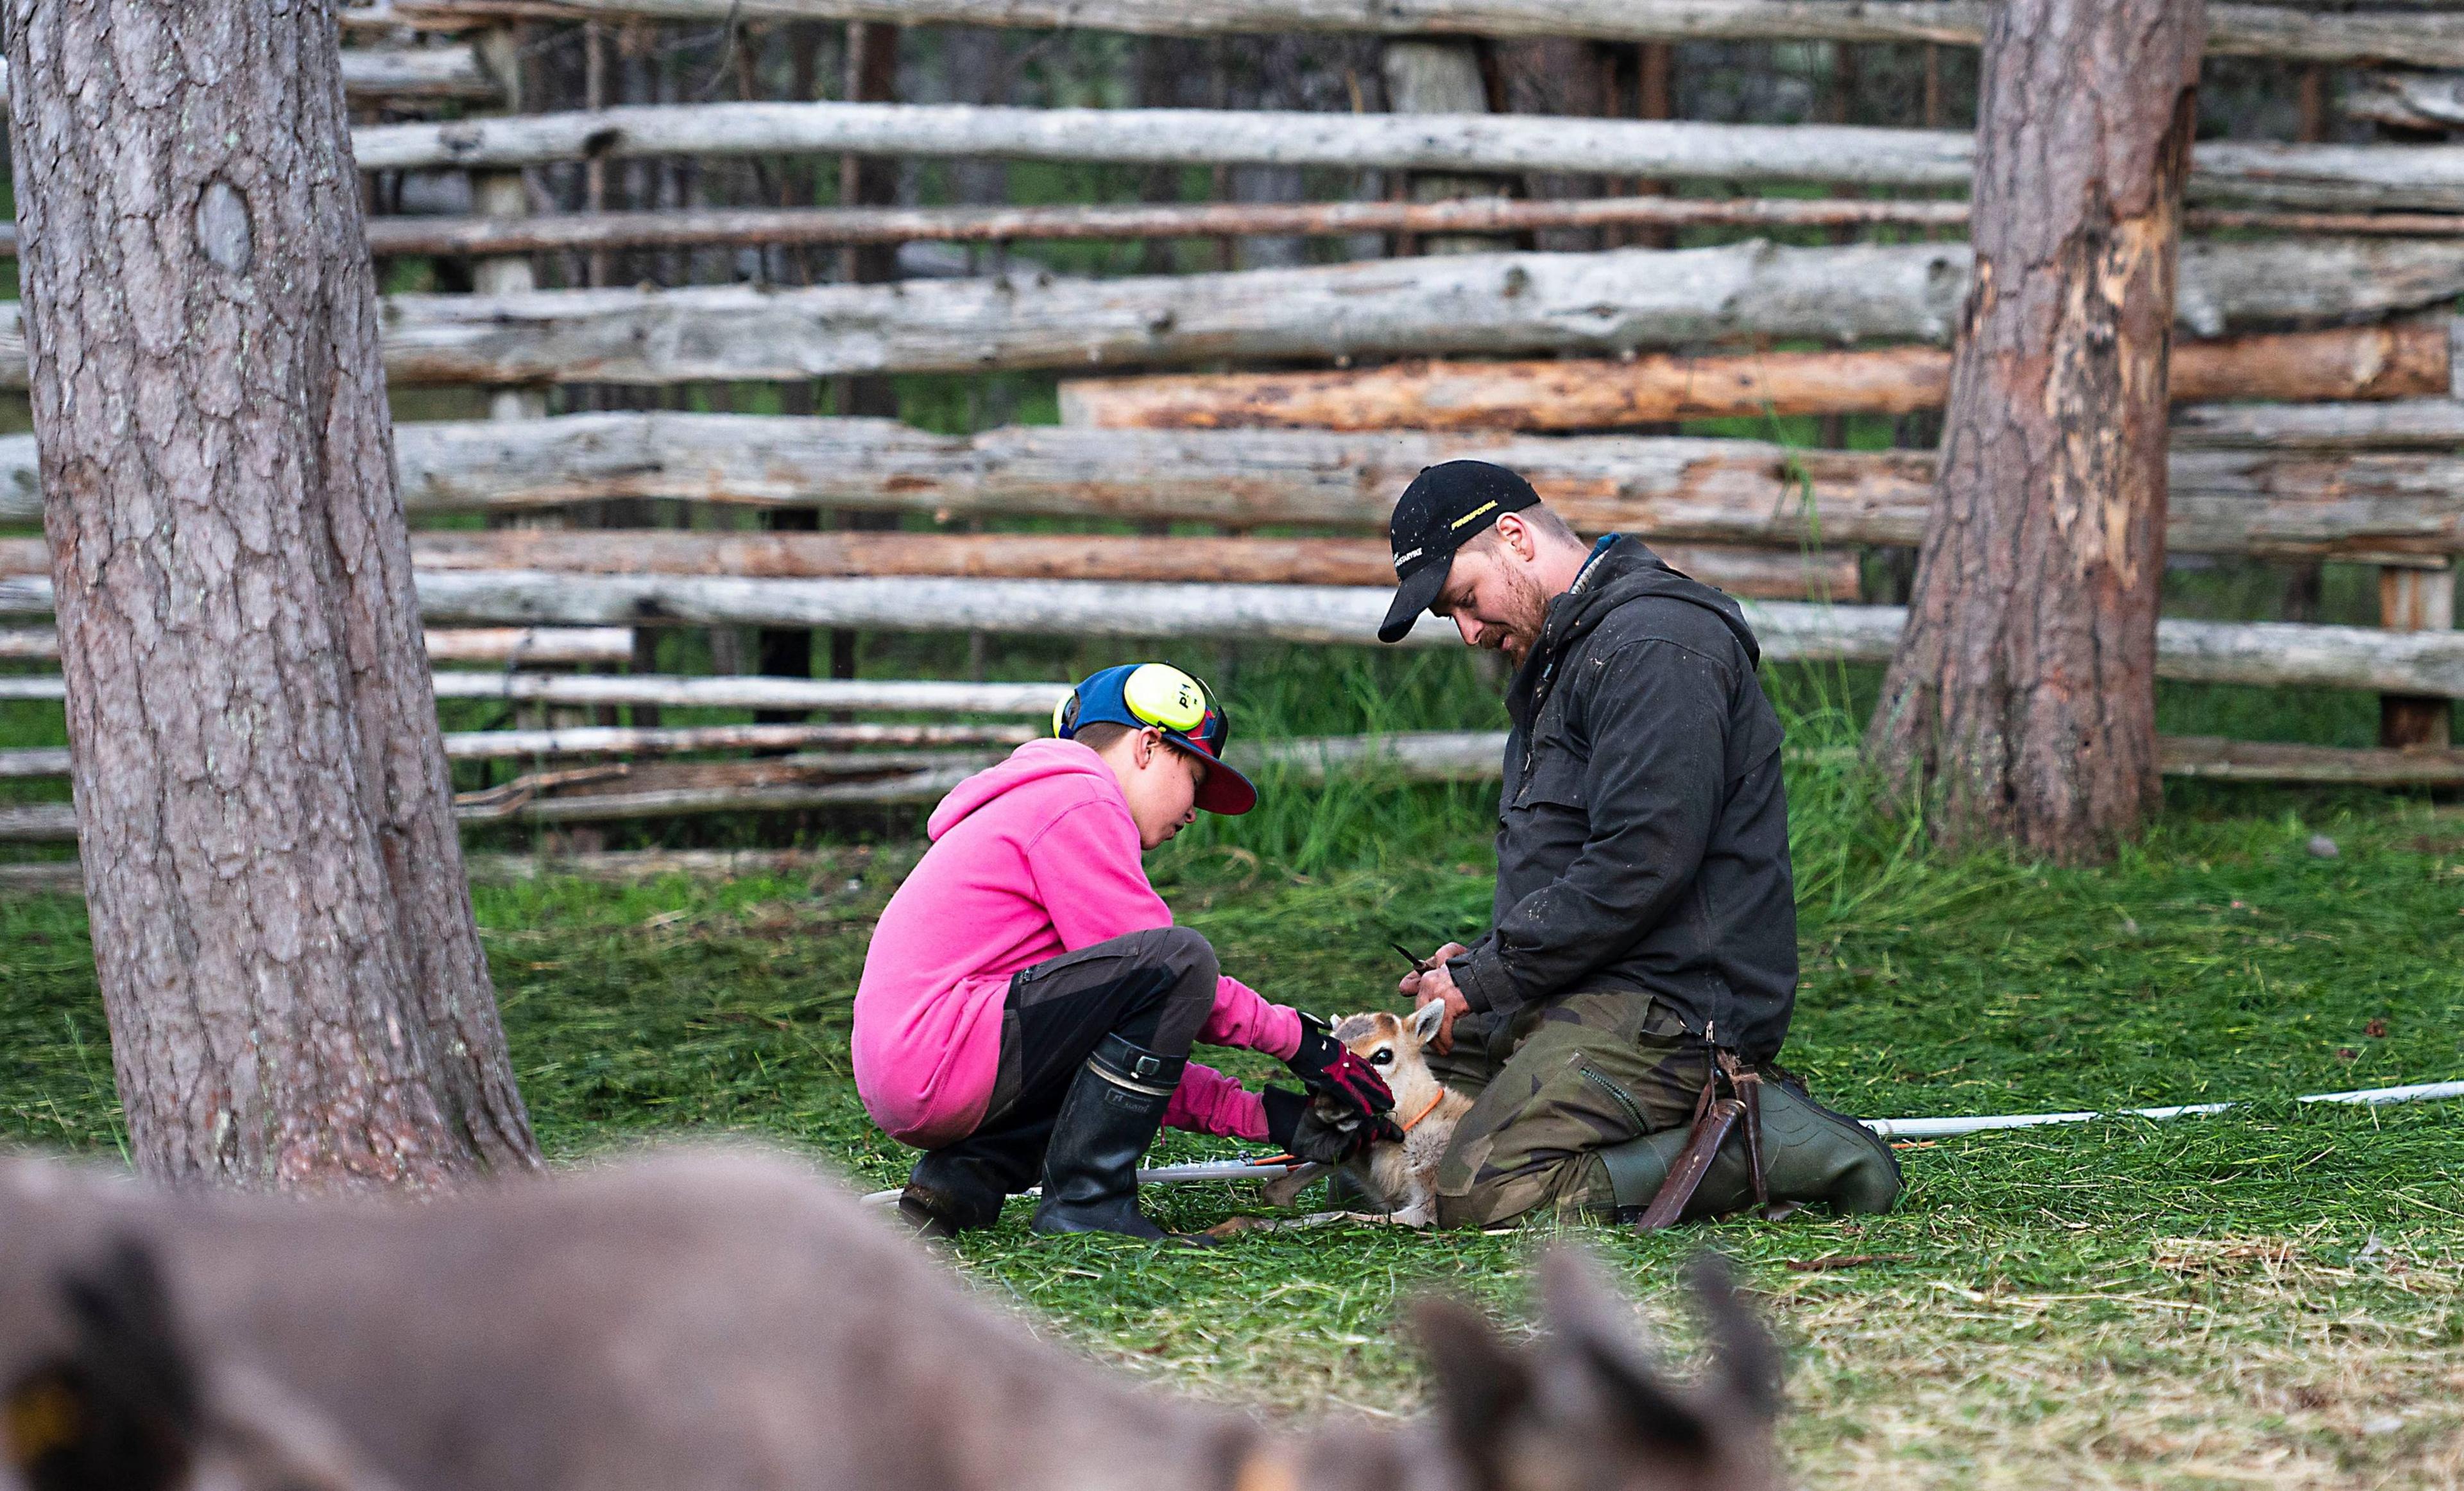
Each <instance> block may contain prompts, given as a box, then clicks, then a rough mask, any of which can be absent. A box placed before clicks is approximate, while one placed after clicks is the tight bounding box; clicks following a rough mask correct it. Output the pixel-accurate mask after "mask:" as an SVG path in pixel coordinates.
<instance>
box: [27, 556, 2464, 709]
mask: <svg viewBox="0 0 2464 1491" xmlns="http://www.w3.org/2000/svg"><path fill="white" fill-rule="evenodd" d="M7 589H8V590H11V591H12V592H15V593H14V597H13V598H14V599H15V600H16V601H17V602H19V603H22V602H23V601H24V600H25V599H26V598H27V597H28V595H29V594H30V593H31V592H32V590H33V589H34V586H33V582H22V581H21V582H11V584H10V585H9V587H7ZM44 589H48V588H47V587H46V588H44ZM1392 594H1393V592H1392V590H1390V589H1387V588H1382V587H1367V586H1361V587H1353V586H1311V585H1162V584H1146V583H1111V582H1104V581H1090V580H966V579H929V578H888V579H885V578H871V577H860V578H853V579H842V580H738V579H732V578H719V577H711V576H702V575H560V574H544V573H541V572H539V571H536V570H516V571H500V572H495V573H430V574H428V575H424V576H422V577H421V585H420V598H421V601H422V603H423V605H424V606H425V607H427V608H428V610H429V612H430V613H431V614H434V615H441V616H448V617H453V618H469V619H474V620H486V621H492V622H522V623H539V622H553V623H562V624H584V625H606V624H612V623H619V622H621V623H626V624H630V625H637V626H638V625H656V624H661V623H673V624H678V625H692V626H729V625H736V626H760V625H781V626H843V627H859V628H860V627H887V628H894V629H896V630H899V631H903V632H995V633H1004V634H1047V635H1066V636H1111V637H1124V638H1127V637H1140V638H1160V637H1187V638H1199V639H1206V640H1215V641H1234V642H1270V641H1281V642H1301V643H1318V644H1338V645H1366V644H1367V643H1368V641H1369V639H1371V638H1373V637H1375V634H1376V623H1377V621H1378V620H1379V619H1380V618H1381V617H1382V616H1383V615H1384V614H1385V606H1386V604H1387V601H1388V600H1389V599H1390V598H1391V597H1392ZM1746 604H1747V607H1748V614H1749V616H1750V617H1751V618H1752V619H1753V623H1754V626H1755V629H1756V632H1757V633H1758V634H1759V635H1760V637H1761V639H1762V643H1763V656H1764V657H1766V658H1767V659H1769V660H1771V661H1773V662H1797V661H1847V662H1879V661H1882V660H1884V659H1886V658H1888V657H1889V656H1890V651H1891V647H1892V644H1893V642H1894V641H1895V640H1896V638H1897V637H1898V634H1899V631H1900V628H1901V626H1902V625H1903V623H1904V621H1905V619H1906V612H1905V611H1904V610H1903V609H1902V608H1900V607H1894V606H1829V605H1819V604H1812V603H1806V602H1796V601H1768V602H1753V601H1749V602H1747V603H1746ZM1407 645H1414V646H1429V647H1442V646H1456V645H1460V644H1459V643H1457V642H1456V640H1455V638H1454V637H1453V636H1451V635H1450V634H1446V633H1444V632H1443V631H1442V630H1441V629H1440V628H1436V627H1423V628H1420V629H1419V631H1416V632H1415V633H1414V634H1413V640H1412V642H1411V643H1409V644H1407ZM2157 675H2158V677H2160V678H2167V679H2187V680H2190V681H2194V682H2206V683H2254V684H2270V685H2289V686H2297V687H2319V688H2351V689H2367V690H2371V691H2374V692H2377V693H2384V694H2414V695H2422V696H2430V695H2437V696H2441V697H2444V698H2449V699H2454V698H2464V633H2455V632H2414V633H2401V634H2400V633H2388V632H2381V631H2378V630H2376V629H2374V628H2368V627H2323V626H2294V625H2287V624H2283V623H2276V622H2248V623H2228V622H2211V621H2186V620H2167V621H2165V622H2163V623H2161V624H2160V625H2159V627H2158V629H2157ZM57 681H58V680H57V679H0V699H40V698H46V697H56V694H55V692H54V693H46V692H44V691H42V689H41V687H40V686H41V685H55V684H56V683H57ZM660 683H661V684H663V685H664V686H662V687H656V688H653V687H651V686H649V682H648V680H636V679H580V678H574V677H570V676H564V677H560V676H557V675H541V674H502V675H491V674H469V673H464V674H452V673H445V674H439V675H437V676H436V688H437V694H438V697H439V698H465V699H472V698H481V699H528V700H533V701H541V702H561V703H618V702H627V701H632V700H635V699H646V696H650V695H653V694H655V695H656V698H655V699H648V700H647V701H655V702H661V703H668V702H675V703H693V702H704V703H716V702H720V701H725V702H726V703H728V704H729V705H730V706H731V707H739V708H741V707H781V708H821V707H831V706H833V705H835V707H840V708H875V709H891V708H916V709H929V708H941V709H958V708H968V709H973V710H979V711H983V712H993V711H997V710H1000V709H1001V705H1000V704H998V703H995V702H992V701H995V700H1003V701H1008V702H1011V703H1015V704H1019V705H1021V706H1023V704H1024V703H1025V702H1026V701H1031V700H1040V701H1042V702H1043V704H1044V707H1045V708H1046V709H1049V708H1050V707H1051V705H1052V703H1053V701H1055V700H1056V698H1057V697H1058V695H1059V693H1060V692H1061V691H1062V689H1063V688H1064V687H1065V685H1059V684H1050V685H1046V684H1006V685H1001V684H945V685H937V686H935V685H927V684H914V683H909V684H895V685H892V684H880V683H865V682H858V681H854V680H836V679H812V680H803V679H664V680H660ZM833 686H835V687H836V688H839V689H842V690H845V691H846V692H845V694H844V695H843V696H842V697H841V698H839V699H837V700H832V699H831V698H830V697H829V696H828V695H827V694H825V693H824V692H822V691H824V690H826V689H828V688H831V687H833ZM765 689H778V690H781V693H779V694H777V695H770V696H766V697H761V698H760V699H759V702H758V703H757V702H756V699H757V696H760V695H761V691H763V690H765ZM805 690H812V691H815V692H813V693H805V692H803V691H805ZM906 691H921V692H919V693H913V694H911V693H908V692H906ZM943 691H946V692H943ZM935 693H941V694H942V697H943V698H945V699H967V700H971V701H974V702H970V703H967V704H963V705H961V704H957V703H947V702H945V703H939V704H935V703H930V702H924V700H927V699H930V698H932V697H934V695H935ZM695 695H698V696H699V697H698V698H696V697H694V696H695ZM899 698H913V699H915V700H917V701H916V702H913V703H900V702H893V700H895V699H899ZM1020 712H1025V710H1024V709H1023V707H1022V708H1021V709H1020Z"/></svg>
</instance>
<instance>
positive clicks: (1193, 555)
mask: <svg viewBox="0 0 2464 1491" xmlns="http://www.w3.org/2000/svg"><path fill="white" fill-rule="evenodd" d="M413 557H414V561H415V563H417V564H418V565H419V567H420V568H421V569H422V570H454V569H483V570H485V569H539V570H549V571H555V572H559V573H587V574H675V575H685V574H693V575H736V576H741V577H747V578H770V579H801V578H820V577H825V576H831V575H868V574H869V575H967V576H975V577H979V578H984V579H1040V580H1166V581H1169V580H1209V581H1218V582H1222V583H1227V584H1240V585H1383V584H1392V583H1393V579H1394V573H1395V567H1394V552H1393V550H1392V549H1391V548H1390V547H1389V546H1388V545H1386V544H1385V543H1384V542H1383V541H1381V540H1377V539H1331V538H1306V539H1259V538H1144V537H1132V536H1128V535H1121V534H1024V533H978V534H970V533H854V532H846V531H839V532H828V533H693V534H684V533H669V532H621V531H614V532H611V531H608V530H605V529H602V530H596V531H579V532H543V531H516V530H498V531H496V532H493V533H469V532H461V533H429V534H422V535H420V536H419V538H418V539H417V540H416V541H415V542H414V545H413ZM1661 557H1662V558H1664V559H1666V560H1667V561H1668V562H1669V563H1670V564H1672V565H1675V566H1676V567H1679V568H1681V569H1683V570H1684V571H1685V572H1686V573H1688V574H1690V575H1693V576H1694V577H1695V578H1697V579H1699V580H1703V581H1705V582H1706V583H1708V584H1712V585H1716V586H1718V587H1719V588H1720V589H1722V590H1727V591H1728V592H1729V593H1730V594H1733V595H1744V596H1751V597H1754V598H1756V599H1771V600H1781V599H1801V598H1804V597H1806V596H1808V595H1812V596H1817V597H1824V598H1828V599H1831V600H1839V601H1853V600H1855V599H1856V598H1857V587H1858V574H1857V556H1856V555H1855V554H1854V553H1853V552H1849V551H1846V550H1839V549H1832V550H1825V551H1821V552H1817V553H1806V554H1797V553H1777V552H1773V551H1772V550H1770V549H1755V548H1735V547H1728V546H1724V545H1683V544H1680V545H1668V546H1666V547H1665V548H1664V549H1662V551H1661Z"/></svg>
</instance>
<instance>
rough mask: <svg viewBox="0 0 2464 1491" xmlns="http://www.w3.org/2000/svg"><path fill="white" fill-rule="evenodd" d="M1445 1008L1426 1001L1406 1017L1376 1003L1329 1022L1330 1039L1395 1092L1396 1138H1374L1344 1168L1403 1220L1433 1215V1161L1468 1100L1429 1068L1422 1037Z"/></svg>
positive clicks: (1421, 1220)
mask: <svg viewBox="0 0 2464 1491" xmlns="http://www.w3.org/2000/svg"><path fill="white" fill-rule="evenodd" d="M1444 1013H1445V1006H1444V1005H1442V1004H1439V1003H1437V1002H1435V1001H1432V1002H1430V1003H1428V1004H1424V1005H1422V1006H1421V1007H1420V1008H1419V1009H1418V1010H1416V1011H1414V1012H1413V1013H1411V1014H1410V1015H1408V1016H1397V1015H1393V1014H1388V1013H1385V1012H1384V1011H1382V1010H1380V1011H1377V1012H1375V1013H1369V1014H1347V1015H1345V1016H1344V1017H1343V1018H1341V1019H1339V1020H1337V1021H1335V1022H1334V1038H1335V1039H1337V1040H1339V1041H1341V1042H1343V1043H1344V1044H1345V1045H1346V1046H1349V1047H1350V1048H1352V1053H1353V1055H1354V1056H1356V1057H1360V1059H1362V1060H1363V1061H1366V1062H1368V1063H1369V1064H1370V1065H1371V1066H1374V1067H1375V1068H1376V1069H1377V1075H1378V1076H1380V1077H1382V1078H1384V1079H1386V1088H1387V1090H1388V1091H1389V1092H1392V1093H1393V1094H1394V1095H1395V1122H1396V1123H1397V1124H1404V1125H1406V1126H1405V1128H1404V1130H1403V1137H1402V1139H1401V1140H1399V1141H1396V1140H1388V1141H1384V1142H1382V1143H1379V1144H1375V1145H1372V1146H1369V1148H1368V1150H1367V1151H1366V1152H1365V1153H1363V1154H1362V1155H1361V1156H1360V1157H1358V1158H1357V1159H1354V1160H1353V1161H1352V1162H1351V1163H1350V1164H1348V1165H1346V1166H1345V1167H1344V1168H1345V1169H1346V1170H1348V1171H1350V1172H1351V1173H1352V1175H1353V1179H1355V1180H1358V1181H1360V1182H1361V1183H1362V1184H1363V1185H1365V1186H1366V1187H1367V1188H1368V1190H1369V1191H1370V1193H1371V1194H1372V1195H1375V1197H1377V1198H1378V1199H1379V1200H1380V1201H1382V1202H1384V1203H1385V1204H1386V1208H1387V1210H1388V1211H1390V1212H1392V1213H1394V1214H1395V1220H1397V1221H1398V1222H1400V1223H1402V1224H1403V1225H1404V1226H1406V1227H1426V1226H1428V1225H1429V1224H1430V1223H1432V1222H1434V1221H1436V1220H1437V1216H1438V1162H1439V1161H1440V1160H1441V1159H1443V1158H1445V1153H1446V1146H1448V1145H1450V1144H1452V1143H1453V1142H1454V1137H1455V1124H1458V1123H1459V1122H1461V1121H1462V1119H1463V1113H1464V1111H1465V1110H1466V1109H1468V1108H1469V1107H1470V1106H1471V1100H1470V1099H1469V1098H1466V1097H1464V1096H1463V1094H1462V1093H1459V1092H1456V1091H1454V1090H1453V1089H1452V1088H1450V1087H1448V1086H1446V1085H1445V1084H1444V1083H1443V1082H1441V1081H1439V1080H1438V1078H1437V1074H1436V1073H1434V1072H1432V1071H1430V1070H1429V1058H1428V1044H1429V1041H1430V1040H1431V1039H1432V1038H1433V1037H1435V1036H1436V1035H1437V1034H1438V1021H1439V1019H1440V1017H1441V1016H1442V1015H1443V1014H1444Z"/></svg>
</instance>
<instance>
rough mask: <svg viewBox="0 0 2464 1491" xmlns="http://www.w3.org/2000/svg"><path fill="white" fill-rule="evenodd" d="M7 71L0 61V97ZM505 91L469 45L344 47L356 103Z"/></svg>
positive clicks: (479, 96) (346, 84) (345, 76)
mask: <svg viewBox="0 0 2464 1491" xmlns="http://www.w3.org/2000/svg"><path fill="white" fill-rule="evenodd" d="M8 88H9V73H8V68H7V65H6V64H5V62H0V100H6V98H7V96H8ZM503 91H504V90H503V89H501V88H499V87H498V86H497V85H496V80H495V78H491V77H489V76H488V74H487V72H486V70H484V69H483V68H481V67H480V66H479V59H478V58H477V57H476V56H473V54H472V51H471V49H470V48H469V47H345V48H344V49H343V50H342V92H343V93H344V94H345V95H347V96H348V97H349V98H350V99H351V100H352V101H353V102H355V103H406V102H417V101H423V100H447V99H455V100H474V101H475V100H490V99H495V98H497V97H499V96H500V95H501V94H502V93H503Z"/></svg>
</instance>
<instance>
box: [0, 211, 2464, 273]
mask: <svg viewBox="0 0 2464 1491" xmlns="http://www.w3.org/2000/svg"><path fill="white" fill-rule="evenodd" d="M2185 222H2186V226H2188V227H2189V229H2190V230H2191V231H2193V232H2208V231H2226V230H2230V231H2233V232H2237V233H2252V232H2255V233H2281V234H2317V235H2324V236H2337V235H2347V234H2371V235H2378V236H2387V237H2433V238H2434V237H2453V236H2457V235H2464V213H2452V212H2301V211H2266V210H2249V209H2226V208H2203V209H2199V210H2196V211H2190V212H2189V213H2186V214H2185ZM1877 225H1890V226H1894V227H1913V228H1949V229H1959V228H1965V227H1967V226H1968V204H1967V203H1965V202H1945V201H1930V200H1927V201H1908V200H1894V199H1888V198H1871V197H1836V198H1821V199H1808V198H1800V197H1597V198H1589V199H1583V198H1567V199H1561V200H1542V201H1529V200H1523V199H1517V198H1508V197H1476V198H1458V199H1454V200H1450V201H1444V202H1203V203H1187V204H1175V205H1136V206H1113V205H1099V206H1092V207H1081V206H1074V205H1071V206H1059V207H997V208H984V207H913V208H831V207H822V208H701V209H693V210H690V211H675V212H566V213H561V214H559V215H556V216H550V217H521V218H504V217H377V218H371V219H369V220H368V252H369V253H371V254H373V255H375V256H378V257H380V258H383V257H386V256H402V255H445V256H473V257H475V256H485V255H496V254H536V253H553V252H559V251H562V252H583V251H605V250H608V249H618V248H701V247H730V246H734V247H752V246H756V245H760V244H795V243H905V242H909V241H927V242H957V243H1003V242H1009V241H1011V240H1038V239H1073V238H1175V237H1197V238H1220V237H1244V236H1257V235H1266V234H1317V235H1322V236H1340V235H1343V234H1355V233H1409V234H1450V233H1453V234H1460V233H1523V232H1529V231H1533V230H1537V229H1544V228H1605V227H1628V226H1641V227H1669V228H1676V227H1721V228H1850V227H1869V226H1877ZM16 252H17V230H16V229H15V228H14V227H13V226H11V225H9V224H5V223H0V256H8V255H11V254H14V253H16Z"/></svg>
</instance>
